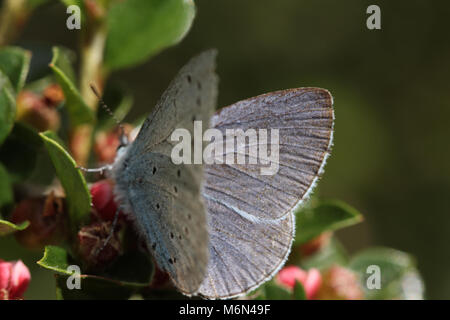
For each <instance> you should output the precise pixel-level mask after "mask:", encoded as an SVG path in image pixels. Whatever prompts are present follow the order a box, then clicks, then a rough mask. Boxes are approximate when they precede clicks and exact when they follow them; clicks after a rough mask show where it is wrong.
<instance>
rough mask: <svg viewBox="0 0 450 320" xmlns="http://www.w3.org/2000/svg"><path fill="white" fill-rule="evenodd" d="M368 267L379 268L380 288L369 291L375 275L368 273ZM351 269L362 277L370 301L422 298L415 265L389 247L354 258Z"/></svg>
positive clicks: (400, 252)
mask: <svg viewBox="0 0 450 320" xmlns="http://www.w3.org/2000/svg"><path fill="white" fill-rule="evenodd" d="M369 266H377V267H379V268H380V275H381V288H380V289H369V288H367V279H368V278H369V277H370V276H371V275H372V274H373V273H372V272H368V269H367V268H368V267H369ZM349 267H350V268H352V269H353V270H355V271H357V272H358V273H359V274H360V275H361V284H362V287H363V288H364V289H365V294H366V298H367V299H371V300H373V299H407V298H409V299H411V298H413V299H422V298H423V283H422V279H421V278H420V276H419V274H418V271H417V269H416V262H415V260H414V259H413V257H411V256H410V255H409V254H407V253H404V252H402V251H399V250H395V249H390V248H370V249H367V250H364V251H362V252H360V253H358V254H357V255H355V256H354V257H353V258H352V259H351V261H350V263H349ZM408 282H409V283H408Z"/></svg>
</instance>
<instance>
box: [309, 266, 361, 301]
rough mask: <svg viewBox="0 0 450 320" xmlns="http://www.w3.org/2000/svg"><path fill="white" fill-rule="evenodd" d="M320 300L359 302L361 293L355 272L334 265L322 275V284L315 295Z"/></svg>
mask: <svg viewBox="0 0 450 320" xmlns="http://www.w3.org/2000/svg"><path fill="white" fill-rule="evenodd" d="M317 298H318V299H320V300H360V299H363V292H362V289H361V286H360V284H359V281H358V277H357V275H356V273H355V272H353V271H352V270H350V269H347V268H344V267H342V266H338V265H334V266H332V267H330V268H329V269H328V270H327V272H326V273H325V274H324V275H323V284H322V286H321V288H320V290H319V292H318V294H317Z"/></svg>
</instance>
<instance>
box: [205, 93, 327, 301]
mask: <svg viewBox="0 0 450 320" xmlns="http://www.w3.org/2000/svg"><path fill="white" fill-rule="evenodd" d="M333 118H334V115H333V109H332V97H331V95H330V93H329V92H328V91H326V90H323V89H317V88H300V89H292V90H285V91H278V92H273V93H269V94H266V95H262V96H258V97H255V98H251V99H247V100H244V101H241V102H238V103H236V104H234V105H232V106H230V107H226V108H224V109H222V110H220V111H219V112H218V113H216V114H215V115H214V116H213V118H212V121H211V127H213V128H216V129H219V130H220V131H221V132H222V133H223V136H224V140H226V137H225V130H226V129H235V128H240V129H243V130H244V131H246V130H247V129H267V130H268V131H270V130H271V129H278V130H279V160H278V162H277V163H278V166H279V168H278V171H277V172H276V173H275V174H274V175H261V171H260V169H261V167H262V164H248V163H246V164H227V163H225V164H211V165H206V166H205V184H204V187H203V191H202V193H203V197H204V199H205V204H206V209H207V213H208V215H209V225H208V228H209V232H210V260H209V265H208V270H207V275H206V278H205V280H204V282H203V283H202V285H201V287H200V290H199V292H200V294H202V295H204V296H205V297H208V298H227V297H233V296H238V295H241V294H244V293H246V292H248V291H249V290H252V289H254V288H255V287H257V286H259V285H260V284H262V283H263V282H264V281H267V280H269V279H270V278H271V277H272V276H273V275H274V273H275V272H276V271H277V270H278V269H279V268H280V267H281V266H282V265H283V264H284V262H285V261H286V259H287V256H288V254H289V251H290V247H291V243H292V240H293V236H294V215H293V212H294V210H295V208H296V207H297V206H299V205H300V204H301V202H302V200H303V199H305V198H306V197H307V195H308V194H309V193H310V192H311V190H312V188H313V186H314V184H315V182H316V181H317V179H318V177H319V175H320V174H321V172H322V170H323V166H324V164H325V161H326V158H327V156H328V155H329V152H330V148H331V143H332V132H333ZM270 141H271V140H270V138H269V139H268V142H269V145H268V147H267V148H268V149H269V150H270V149H271V147H272V145H271V143H270ZM246 143H247V142H246ZM257 143H258V146H260V143H262V142H260V140H258V142H257ZM247 144H248V145H246V146H245V147H246V148H244V150H246V151H248V150H249V148H248V147H249V144H250V142H248V143H247ZM226 152H230V151H225V153H226ZM238 152H239V150H238ZM247 160H248V158H247Z"/></svg>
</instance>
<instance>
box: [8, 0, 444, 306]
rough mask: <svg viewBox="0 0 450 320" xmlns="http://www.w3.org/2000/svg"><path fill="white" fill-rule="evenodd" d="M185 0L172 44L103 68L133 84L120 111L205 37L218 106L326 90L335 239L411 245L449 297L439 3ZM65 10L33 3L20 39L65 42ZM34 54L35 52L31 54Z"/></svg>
mask: <svg viewBox="0 0 450 320" xmlns="http://www.w3.org/2000/svg"><path fill="white" fill-rule="evenodd" d="M195 2H196V4H197V9H198V10H197V17H196V19H195V21H194V25H193V28H192V30H191V31H190V33H189V34H188V36H187V37H186V38H185V39H184V40H183V42H182V43H181V44H180V45H178V46H176V47H174V48H171V49H169V50H167V51H164V52H163V53H161V54H159V55H158V56H156V57H155V58H153V59H152V60H151V61H149V62H148V63H146V64H144V65H141V66H138V67H135V68H132V69H128V70H126V71H121V72H119V73H117V74H114V75H113V79H115V80H118V81H121V82H123V83H125V84H126V85H127V87H128V88H129V89H130V91H131V92H132V93H133V94H134V95H135V98H136V99H135V105H134V108H133V111H132V113H131V115H130V119H133V118H134V117H137V116H139V115H141V114H143V113H147V112H148V111H150V109H151V108H152V106H154V105H155V103H156V101H157V99H158V97H159V96H160V95H161V93H162V91H163V90H164V88H165V87H166V86H167V84H168V82H169V81H170V79H171V78H172V77H173V76H174V74H175V73H176V71H177V70H178V69H179V68H180V67H181V66H182V65H183V63H185V62H186V61H187V60H188V59H189V57H191V56H192V55H194V54H195V53H198V52H200V51H202V50H203V49H205V48H209V47H215V48H218V49H219V56H218V74H219V76H220V94H219V105H220V106H225V105H228V104H231V103H234V102H236V101H238V100H240V99H244V98H248V97H251V96H254V95H258V94H261V93H265V92H269V91H273V90H278V89H286V88H293V87H301V86H318V87H323V88H327V89H329V90H330V91H331V92H332V94H333V96H334V101H335V109H336V127H335V128H336V132H335V145H334V150H333V153H332V156H331V158H330V160H329V163H328V165H327V166H326V170H325V175H324V177H323V179H322V181H321V183H320V184H319V188H320V194H321V195H322V196H324V197H332V198H339V199H342V200H345V201H346V202H348V203H349V204H351V205H353V206H355V207H356V208H357V209H359V210H360V211H361V212H362V213H363V214H364V216H365V218H366V220H365V222H364V223H363V224H361V225H359V226H358V227H353V228H349V229H347V230H344V231H341V232H339V233H338V236H339V238H340V239H342V241H343V242H344V244H345V245H346V247H347V248H349V250H350V251H351V252H355V251H357V250H359V249H362V248H365V247H367V246H372V245H386V246H391V247H394V248H397V249H401V250H404V251H407V252H410V253H412V254H413V255H415V256H416V258H417V261H418V265H419V269H420V271H421V272H422V274H423V276H424V278H425V284H426V290H427V298H437V299H448V298H450V254H449V248H448V244H449V242H450V161H449V155H450V148H449V142H448V141H449V138H450V121H449V116H450V85H449V84H450V82H449V75H450V72H449V71H450V39H449V29H450V27H449V22H448V21H449V17H450V2H448V1H444V0H442V1H430V0H422V1H399V0H397V1H361V0H349V1H335V0H276V1H273V0H201V1H200V0H198V1H195ZM370 4H378V5H379V6H380V7H381V10H382V30H378V31H371V30H368V29H367V28H366V19H367V17H368V15H367V14H366V8H367V6H368V5H370ZM66 17H67V15H66V14H65V8H64V7H63V6H62V5H53V6H45V7H43V8H40V9H39V10H38V11H37V12H36V13H35V15H34V16H33V17H32V19H31V21H30V23H29V24H28V26H27V27H26V29H25V32H24V34H23V37H22V38H21V40H20V42H19V44H26V45H27V46H29V47H30V48H34V49H36V50H38V52H39V51H45V48H46V47H45V46H47V48H48V46H49V45H53V44H60V45H65V46H68V47H71V48H74V49H75V48H76V44H77V32H76V31H69V30H67V29H66V28H65V19H66ZM132 36H133V35H132V34H131V35H130V37H132ZM124 50H126V48H124ZM45 59H48V61H49V60H50V56H49V55H48V56H47V55H45V54H40V55H36V56H35V60H34V62H33V63H38V62H39V60H41V62H42V61H44V62H45ZM34 76H37V74H35V75H34ZM7 241H8V242H7V243H6V244H7V245H11V246H13V241H12V239H9V240H7ZM5 248H6V246H5V245H3V246H2V248H0V249H1V251H2V252H1V254H0V256H1V257H2V258H6V259H12V258H15V259H17V258H23V255H22V254H21V253H20V252H19V251H16V249H15V246H14V249H11V247H9V249H8V250H5ZM17 250H19V249H17ZM4 251H7V252H4ZM5 255H6V256H5ZM39 256H40V254H39V253H37V254H36V256H34V257H28V258H27V259H24V260H25V262H27V263H28V264H32V263H34V261H36V258H37V257H39ZM32 271H33V282H32V285H31V288H30V290H29V291H28V293H27V295H26V297H27V298H47V297H53V296H54V293H53V287H51V285H50V283H49V282H48V279H49V278H51V277H52V276H51V275H49V273H48V272H47V271H42V270H39V269H38V268H33V270H32ZM45 283H47V286H45V285H44V284H45Z"/></svg>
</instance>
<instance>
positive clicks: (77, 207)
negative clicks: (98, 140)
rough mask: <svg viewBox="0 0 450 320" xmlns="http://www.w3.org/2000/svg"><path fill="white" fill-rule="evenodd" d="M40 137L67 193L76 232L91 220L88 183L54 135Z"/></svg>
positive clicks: (71, 218)
mask: <svg viewBox="0 0 450 320" xmlns="http://www.w3.org/2000/svg"><path fill="white" fill-rule="evenodd" d="M40 136H41V138H42V140H43V141H44V145H45V147H46V149H47V151H48V153H49V155H50V158H51V160H52V163H53V166H54V167H55V171H56V175H57V176H58V178H59V180H60V181H61V184H62V186H63V188H64V191H65V193H66V200H67V204H68V208H69V217H70V225H71V227H72V230H73V231H74V232H75V231H77V230H78V229H79V228H80V226H82V225H83V223H85V222H86V221H87V220H88V218H89V211H90V203H91V195H90V193H89V190H88V187H87V185H86V181H85V179H84V177H83V175H82V174H81V172H80V170H79V169H77V166H76V163H75V161H74V160H73V159H72V157H71V156H70V155H69V153H68V152H67V151H66V150H65V149H64V147H62V146H61V145H60V144H59V143H58V142H57V138H56V137H55V135H54V133H52V132H45V133H41V134H40Z"/></svg>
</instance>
